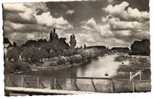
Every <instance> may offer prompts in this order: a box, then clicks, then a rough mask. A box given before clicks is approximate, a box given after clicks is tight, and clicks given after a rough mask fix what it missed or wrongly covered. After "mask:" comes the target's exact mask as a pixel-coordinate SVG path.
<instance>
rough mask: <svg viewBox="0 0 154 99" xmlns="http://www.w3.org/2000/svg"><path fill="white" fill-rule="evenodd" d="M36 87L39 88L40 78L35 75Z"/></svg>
mask: <svg viewBox="0 0 154 99" xmlns="http://www.w3.org/2000/svg"><path fill="white" fill-rule="evenodd" d="M36 83H37V88H40V80H39V76H37V77H36Z"/></svg>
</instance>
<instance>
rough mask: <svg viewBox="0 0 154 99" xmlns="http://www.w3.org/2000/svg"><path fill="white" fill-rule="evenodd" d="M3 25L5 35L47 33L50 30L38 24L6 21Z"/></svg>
mask: <svg viewBox="0 0 154 99" xmlns="http://www.w3.org/2000/svg"><path fill="white" fill-rule="evenodd" d="M4 25H5V27H4V30H5V32H6V33H12V32H20V33H27V32H29V33H31V32H49V30H50V28H49V27H46V26H43V25H39V24H21V23H14V22H10V21H6V22H5V24H4Z"/></svg>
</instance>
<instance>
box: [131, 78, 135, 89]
mask: <svg viewBox="0 0 154 99" xmlns="http://www.w3.org/2000/svg"><path fill="white" fill-rule="evenodd" d="M131 84H132V91H133V92H135V90H136V89H135V82H134V81H133V80H132V81H131Z"/></svg>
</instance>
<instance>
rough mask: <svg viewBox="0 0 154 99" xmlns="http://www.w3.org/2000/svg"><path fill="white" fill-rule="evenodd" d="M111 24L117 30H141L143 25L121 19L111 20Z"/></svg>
mask: <svg viewBox="0 0 154 99" xmlns="http://www.w3.org/2000/svg"><path fill="white" fill-rule="evenodd" d="M109 24H110V25H111V27H112V29H115V30H124V29H140V28H141V27H142V23H140V22H138V21H121V20H120V19H119V18H111V19H110V20H109Z"/></svg>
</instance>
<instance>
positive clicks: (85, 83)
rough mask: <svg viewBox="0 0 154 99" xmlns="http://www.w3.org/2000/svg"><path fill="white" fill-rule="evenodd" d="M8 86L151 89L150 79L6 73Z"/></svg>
mask: <svg viewBox="0 0 154 99" xmlns="http://www.w3.org/2000/svg"><path fill="white" fill-rule="evenodd" d="M5 86H6V87H22V88H39V89H51V90H53V89H56V90H70V91H89V92H111V93H115V92H138V91H150V90H151V81H150V80H131V81H130V80H129V79H112V78H104V77H68V78H62V77H45V76H34V75H14V74H13V75H6V76H5Z"/></svg>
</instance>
